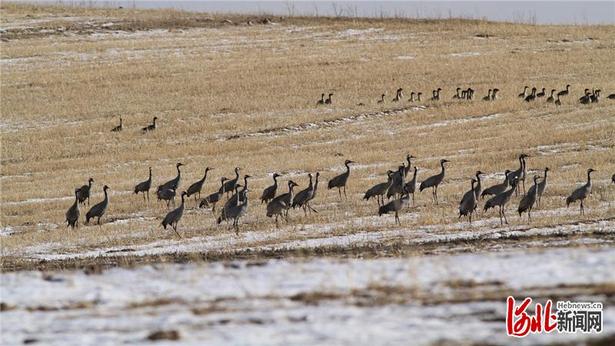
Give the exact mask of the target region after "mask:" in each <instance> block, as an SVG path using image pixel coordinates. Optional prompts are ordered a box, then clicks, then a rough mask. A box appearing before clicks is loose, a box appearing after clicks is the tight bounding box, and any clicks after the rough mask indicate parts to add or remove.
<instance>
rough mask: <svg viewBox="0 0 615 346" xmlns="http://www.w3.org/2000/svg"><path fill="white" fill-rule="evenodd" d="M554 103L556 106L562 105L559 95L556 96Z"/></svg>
mask: <svg viewBox="0 0 615 346" xmlns="http://www.w3.org/2000/svg"><path fill="white" fill-rule="evenodd" d="M554 103H555V105H556V106H561V105H562V101H560V99H559V95H557V99H556V100H555V102H554Z"/></svg>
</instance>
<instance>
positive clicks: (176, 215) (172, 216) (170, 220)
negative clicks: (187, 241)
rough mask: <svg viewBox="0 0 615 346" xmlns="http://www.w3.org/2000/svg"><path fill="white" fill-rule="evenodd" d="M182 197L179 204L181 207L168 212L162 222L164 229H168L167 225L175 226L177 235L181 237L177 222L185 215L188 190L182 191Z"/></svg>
mask: <svg viewBox="0 0 615 346" xmlns="http://www.w3.org/2000/svg"><path fill="white" fill-rule="evenodd" d="M181 197H182V203H181V204H180V205H179V207H177V208H176V209H173V210H171V211H170V212H168V213H167V216H165V217H164V219H163V220H162V223H161V225H162V227H163V228H164V229H167V226H171V227H172V228H173V231H175V233H176V234H177V236H178V237H180V238H181V237H182V236H181V235H180V234H179V232H177V224H178V223H179V220H181V218H182V215H184V203H185V197H186V191H184V192H182V194H181Z"/></svg>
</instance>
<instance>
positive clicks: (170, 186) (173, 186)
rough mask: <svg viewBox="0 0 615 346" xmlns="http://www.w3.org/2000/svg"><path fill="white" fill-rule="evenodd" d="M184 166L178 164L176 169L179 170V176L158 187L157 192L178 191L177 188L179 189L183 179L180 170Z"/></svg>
mask: <svg viewBox="0 0 615 346" xmlns="http://www.w3.org/2000/svg"><path fill="white" fill-rule="evenodd" d="M183 165H184V164H183V163H181V162H178V163H177V164H176V165H175V168H176V169H177V176H176V177H175V178H173V179H171V180H169V181H167V182H166V183H164V184H162V185H160V186H158V189H157V191H161V190H177V188H178V187H179V183H180V182H181V178H182V172H181V170H180V169H179V167H181V166H183Z"/></svg>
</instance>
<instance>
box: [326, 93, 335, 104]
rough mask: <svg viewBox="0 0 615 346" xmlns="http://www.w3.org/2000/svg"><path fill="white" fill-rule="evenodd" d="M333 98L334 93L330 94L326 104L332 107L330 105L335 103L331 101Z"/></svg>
mask: <svg viewBox="0 0 615 346" xmlns="http://www.w3.org/2000/svg"><path fill="white" fill-rule="evenodd" d="M332 96H333V94H332V93H330V94H329V97H327V99H326V100H325V104H328V105H330V104H332V103H333V100H332V99H331V97H332Z"/></svg>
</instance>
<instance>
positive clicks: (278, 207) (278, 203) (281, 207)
mask: <svg viewBox="0 0 615 346" xmlns="http://www.w3.org/2000/svg"><path fill="white" fill-rule="evenodd" d="M295 186H299V185H297V183H295V182H294V181H292V180H289V181H288V192H287V193H284V194H281V195H279V196H277V197H276V198H274V199H272V200H271V202H269V203H268V204H267V217H273V216H275V225H276V227H279V224H278V217H279V216H280V215H284V214H285V212H286V211H288V208H290V206H291V203H292V200H293V197H294V194H293V188H294V187H295ZM285 218H286V222H288V213H286V214H285Z"/></svg>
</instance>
